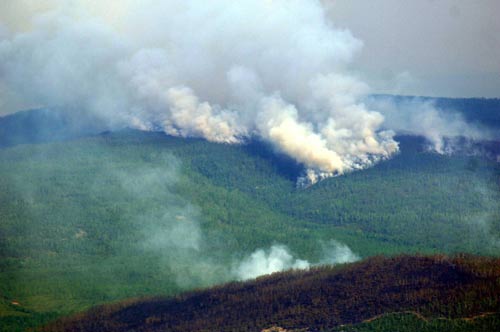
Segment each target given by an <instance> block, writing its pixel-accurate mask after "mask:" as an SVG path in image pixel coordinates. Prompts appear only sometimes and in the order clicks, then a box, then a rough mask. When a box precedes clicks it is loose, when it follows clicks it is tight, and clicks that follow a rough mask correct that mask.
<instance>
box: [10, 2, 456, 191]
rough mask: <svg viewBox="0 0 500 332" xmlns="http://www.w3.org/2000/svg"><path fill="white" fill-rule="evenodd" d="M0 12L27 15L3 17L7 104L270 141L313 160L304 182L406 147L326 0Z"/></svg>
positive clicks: (227, 138)
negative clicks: (359, 70)
mask: <svg viewBox="0 0 500 332" xmlns="http://www.w3.org/2000/svg"><path fill="white" fill-rule="evenodd" d="M2 6H4V7H6V8H5V11H6V12H8V13H11V15H10V16H12V17H18V20H17V21H16V20H8V19H6V20H5V22H2V24H0V25H1V29H0V38H1V39H0V40H1V42H0V96H1V97H3V99H4V100H6V101H4V102H3V104H4V105H10V104H13V103H14V100H16V99H20V100H23V101H24V104H25V105H31V106H38V107H59V108H60V109H63V110H65V111H67V112H69V113H71V114H72V116H74V117H76V118H79V117H81V118H82V119H83V118H85V121H88V118H89V117H90V118H92V119H93V121H94V122H95V123H96V124H99V125H100V126H101V127H102V126H103V125H104V126H107V127H108V128H117V127H124V126H129V127H133V128H138V129H142V130H162V131H164V132H166V133H168V134H171V135H176V136H182V137H202V138H205V139H207V140H209V141H213V142H223V143H238V142H243V141H245V140H246V139H248V138H251V137H259V138H261V139H264V140H266V141H268V142H269V143H270V144H271V145H272V146H274V147H275V148H276V149H277V150H279V151H281V152H284V153H286V154H288V155H289V156H291V157H292V158H294V159H295V160H296V161H297V162H299V163H301V164H303V165H304V166H305V168H306V170H307V171H306V176H305V177H304V178H303V179H302V183H303V184H306V185H307V184H309V183H314V182H316V181H317V180H319V179H321V178H324V177H328V176H332V175H336V174H343V173H345V172H349V171H352V170H357V169H363V168H366V167H368V166H370V165H372V164H373V163H375V162H377V161H379V160H381V159H386V158H389V157H390V156H391V155H393V154H394V153H395V152H397V151H398V144H397V142H396V141H394V139H393V136H394V132H393V131H392V129H393V128H391V126H387V125H384V116H383V115H382V114H385V113H384V112H383V110H381V109H377V108H371V107H367V105H366V104H365V103H364V102H363V100H364V98H363V97H364V96H366V95H367V94H368V93H369V92H370V89H369V87H368V86H367V85H366V84H365V83H363V82H362V81H360V80H359V79H358V78H356V77H355V76H354V75H352V74H351V73H350V72H349V68H348V67H349V65H350V63H351V62H352V60H353V58H354V57H355V56H356V55H357V54H358V53H359V52H360V50H361V49H362V46H363V43H362V41H360V40H358V39H356V38H355V37H354V36H352V34H351V33H350V32H349V31H348V30H345V29H339V28H337V27H335V26H334V24H333V23H332V22H331V21H329V20H328V18H327V15H326V10H325V8H324V6H323V4H322V3H321V2H320V1H316V0H294V1H284V0H278V1H264V0H260V1H250V0H244V1H238V2H234V1H229V0H218V1H211V2H209V3H207V2H201V1H194V0H191V1H179V0H170V1H159V0H148V1H146V2H144V1H136V0H127V1H120V2H119V3H118V2H113V3H106V4H102V3H100V2H98V1H93V0H76V1H72V2H71V3H70V4H68V3H67V2H65V1H57V0H52V1H41V2H37V3H36V4H33V3H28V2H19V3H16V4H8V5H2ZM379 106H380V105H379ZM386 106H387V105H386ZM407 111H408V112H412V111H411V110H407ZM412 114H414V113H412ZM426 114H427V113H426ZM417 118H418V117H417ZM82 121H83V120H82ZM427 122H428V121H423V122H420V121H418V119H417V121H411V123H418V124H419V125H422V124H423V125H425V124H426V123H427ZM397 129H399V128H397ZM424 129H426V128H424ZM434 129H435V128H434ZM419 132H424V133H427V132H431V137H430V139H431V141H432V142H436V141H437V140H438V139H439V138H440V137H442V133H441V132H436V130H433V131H428V130H419ZM443 132H444V133H445V134H446V132H447V130H446V129H445V130H444V131H443ZM436 150H438V151H439V149H436Z"/></svg>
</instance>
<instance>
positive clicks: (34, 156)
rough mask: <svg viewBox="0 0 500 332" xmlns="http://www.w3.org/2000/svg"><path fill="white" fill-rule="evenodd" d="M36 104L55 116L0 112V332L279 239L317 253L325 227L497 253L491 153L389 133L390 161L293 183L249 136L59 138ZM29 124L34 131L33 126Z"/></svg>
mask: <svg viewBox="0 0 500 332" xmlns="http://www.w3.org/2000/svg"><path fill="white" fill-rule="evenodd" d="M33 117H35V118H37V117H43V118H45V119H46V120H47V121H45V122H46V123H47V124H48V123H52V122H51V121H52V120H53V119H52V118H51V115H50V114H45V113H44V114H38V115H34V114H31V113H23V114H16V115H13V116H10V117H8V121H7V122H5V121H0V129H1V130H0V134H1V135H4V136H3V137H10V138H12V140H10V141H9V140H3V141H0V142H2V143H3V144H2V145H3V148H1V149H0V174H1V177H0V188H1V190H0V220H1V223H0V267H1V269H0V295H1V298H0V326H1V327H2V328H3V329H4V331H15V330H16V329H19V330H20V329H21V328H22V326H35V325H39V323H40V322H45V321H47V320H49V319H52V318H54V317H56V316H60V315H62V314H68V313H72V312H75V311H79V310H83V309H86V308H89V307H91V306H93V305H97V304H103V303H107V302H110V301H116V300H120V299H124V298H129V297H137V296H152V295H174V294H178V293H179V292H181V291H184V290H189V289H192V288H196V287H205V286H210V285H214V284H217V283H220V282H226V281H229V280H232V279H234V278H235V276H234V274H232V269H233V267H234V265H235V264H237V263H238V262H240V261H241V260H242V259H244V258H245V257H248V255H250V254H251V253H252V252H254V251H255V250H257V249H266V248H269V247H270V246H272V245H274V244H282V245H286V246H287V247H288V248H289V250H290V252H291V253H293V254H294V256H295V257H298V258H301V259H306V260H309V261H310V262H313V263H314V262H320V261H322V259H323V255H324V249H325V244H328V243H330V241H332V240H334V241H338V242H340V243H342V244H345V245H347V246H348V247H349V248H350V249H351V250H352V251H353V252H354V253H355V254H357V255H358V256H360V257H368V256H372V255H378V254H384V255H394V254H399V253H416V252H419V253H442V252H444V253H455V252H468V253H475V254H486V255H498V254H499V252H500V245H499V243H500V242H499V236H500V205H499V202H500V190H499V188H500V180H499V178H500V164H499V163H498V162H497V161H496V160H494V159H491V158H483V156H482V155H480V154H479V155H478V154H476V155H469V154H456V155H439V154H436V153H431V152H428V150H427V149H426V146H425V145H426V142H425V141H424V140H423V139H422V138H419V137H415V136H398V137H397V140H398V141H399V144H400V153H399V154H397V155H395V156H394V157H393V158H391V159H389V160H386V161H383V162H381V163H379V164H377V165H376V166H375V167H373V168H369V169H367V170H364V171H362V172H353V173H349V174H346V175H344V176H339V177H334V178H329V179H326V180H324V181H321V182H319V183H317V184H316V185H314V186H311V187H308V188H305V189H300V188H297V186H296V180H297V177H299V176H301V175H302V172H303V169H302V167H301V166H300V165H298V164H296V163H295V162H293V161H292V160H290V159H289V158H288V157H286V156H283V155H281V154H279V153H277V152H276V151H273V149H272V148H271V147H269V146H268V145H266V144H264V143H262V142H259V141H257V140H254V141H249V142H247V143H246V144H241V145H226V144H215V143H209V142H207V141H204V140H201V139H184V138H175V137H171V136H167V135H165V134H162V133H154V132H140V131H135V130H122V131H118V132H103V133H101V134H97V135H91V136H89V135H86V136H82V135H83V134H82V132H78V131H77V132H78V133H79V134H75V131H73V130H71V131H70V132H66V133H64V135H62V134H61V135H59V134H57V133H58V130H59V129H61V130H62V128H65V126H64V125H63V123H59V124H58V123H57V122H54V123H53V124H54V126H55V127H57V128H58V129H57V128H52V129H51V127H50V126H49V127H44V126H43V123H44V122H43V121H39V120H36V121H35V120H33V121H31V120H30V121H31V122H30V121H28V120H26V118H28V119H31V118H33ZM47 117H48V118H47ZM4 120H5V119H4ZM26 121H27V122H26ZM35 123H36V124H37V125H40V126H41V127H40V128H38V129H36V130H35V132H40V133H43V135H42V134H40V135H38V134H37V135H35V134H33V135H34V136H29V135H28V136H26V133H28V132H29V130H27V129H28V128H29V126H30V124H35ZM13 124H15V125H13ZM60 125H61V126H60ZM35 127H36V126H35ZM16 128H18V129H16ZM19 128H23V131H24V133H21V130H19ZM44 128H45V129H44ZM46 130H47V131H46ZM11 132H17V133H19V135H17V136H16V135H13V136H11V135H12V133H11ZM54 133H56V134H54ZM5 135H6V136H5ZM40 137H43V138H40ZM54 140H56V141H57V142H54ZM27 143H29V144H27ZM34 143H36V144H34ZM169 234H174V237H172V235H169ZM179 239H181V240H179ZM170 242H172V243H174V244H169V243H170ZM200 257H201V258H200ZM207 267H209V268H207Z"/></svg>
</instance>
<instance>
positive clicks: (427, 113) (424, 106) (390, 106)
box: [367, 97, 494, 154]
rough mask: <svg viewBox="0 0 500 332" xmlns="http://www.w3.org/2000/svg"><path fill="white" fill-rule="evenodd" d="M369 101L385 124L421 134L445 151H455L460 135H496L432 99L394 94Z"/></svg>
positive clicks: (435, 148)
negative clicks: (396, 97) (383, 118)
mask: <svg viewBox="0 0 500 332" xmlns="http://www.w3.org/2000/svg"><path fill="white" fill-rule="evenodd" d="M367 103H368V104H369V105H370V106H371V107H373V108H374V109H377V110H379V111H380V112H381V113H382V114H383V115H384V117H385V123H384V125H385V126H387V127H389V128H391V129H393V130H394V131H396V132H398V133H401V134H412V135H421V136H423V137H425V138H426V139H427V141H428V142H429V143H430V146H429V147H430V149H431V150H432V151H434V152H437V153H441V154H449V153H452V152H454V150H455V148H456V146H455V142H456V141H457V140H458V139H459V138H464V139H468V140H485V139H490V138H493V136H494V135H492V133H491V132H490V130H488V129H486V128H482V127H481V126H480V125H478V124H473V123H468V122H467V121H466V120H465V119H464V117H463V116H462V115H461V114H460V113H458V112H455V111H452V110H443V109H439V108H438V107H437V106H436V104H435V102H434V101H432V100H425V99H422V98H417V97H415V98H405V99H403V100H401V101H395V100H394V98H391V97H376V98H370V99H369V100H368V101H367Z"/></svg>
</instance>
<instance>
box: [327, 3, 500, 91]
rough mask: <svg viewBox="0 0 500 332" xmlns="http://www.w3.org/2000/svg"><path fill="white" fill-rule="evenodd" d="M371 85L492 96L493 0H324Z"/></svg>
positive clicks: (498, 38)
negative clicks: (355, 42)
mask: <svg viewBox="0 0 500 332" xmlns="http://www.w3.org/2000/svg"><path fill="white" fill-rule="evenodd" d="M324 2H325V3H326V4H327V5H328V7H329V10H328V11H329V16H330V17H331V18H332V21H333V22H334V23H335V25H336V26H339V27H344V28H347V29H349V30H350V31H351V32H352V33H353V35H354V36H356V37H357V38H359V39H361V40H363V42H364V49H363V51H362V53H361V54H360V55H359V56H358V58H357V60H356V62H355V66H354V68H355V69H356V70H357V71H359V72H360V73H361V75H363V76H364V77H365V79H366V80H367V81H368V82H369V83H370V85H371V86H372V89H373V90H374V91H375V92H388V93H401V94H410V95H427V96H446V97H500V1H498V0H368V1H366V0H324Z"/></svg>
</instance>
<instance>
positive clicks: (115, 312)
mask: <svg viewBox="0 0 500 332" xmlns="http://www.w3.org/2000/svg"><path fill="white" fill-rule="evenodd" d="M499 268H500V261H499V260H498V259H486V258H480V257H473V256H458V257H453V258H447V257H444V256H433V257H406V256H402V257H395V258H390V259H386V258H381V257H375V258H371V259H369V260H367V261H364V262H361V263H356V264H352V265H348V266H343V267H340V268H331V267H323V268H316V269H312V270H310V271H305V272H299V271H297V272H287V273H279V274H274V275H272V276H270V277H263V278H260V279H257V280H256V281H252V282H247V283H231V284H228V285H225V286H219V287H215V288H212V289H209V290H204V291H196V292H191V293H186V294H183V295H180V296H177V297H175V298H170V299H165V298H156V299H150V300H140V301H136V302H131V303H130V302H128V303H127V302H125V303H118V304H114V305H108V306H103V307H98V308H95V309H93V310H91V311H89V312H87V313H84V314H80V315H77V316H74V317H73V318H69V319H63V320H61V321H59V322H57V323H54V324H51V325H50V326H49V327H48V328H47V329H46V331H52V332H59V331H60V332H63V331H65V332H70V331H71V332H76V331H78V332H122V331H123V332H125V331H148V332H154V331H172V332H174V331H221V332H222V331H261V330H264V329H269V328H272V327H273V326H274V327H281V328H284V329H286V330H290V331H291V330H295V331H297V330H300V329H303V331H327V330H329V329H334V328H336V327H338V326H342V325H345V324H359V323H364V326H363V327H364V328H366V326H367V325H368V326H376V325H375V324H379V325H382V326H385V328H387V327H390V326H391V325H392V326H393V327H394V326H396V327H397V326H398V325H397V324H394V315H396V316H399V318H400V320H401V322H403V323H404V324H406V326H407V327H413V329H414V331H415V330H416V329H415V328H418V327H419V326H423V325H424V326H425V325H427V324H428V326H427V327H428V328H430V327H432V326H433V325H434V326H440V327H441V328H443V330H451V331H453V329H454V328H455V329H454V330H455V331H467V324H463V323H464V322H463V321H469V322H471V321H472V322H473V324H474V325H475V327H476V328H478V329H475V330H476V331H477V330H479V328H481V329H489V330H490V331H494V330H496V329H498V328H499V327H500V325H498V324H499V320H498V318H499V310H500V303H499V298H500V285H499V284H498V280H499V277H500V270H499ZM406 316H409V317H406ZM391 318H392V320H391ZM412 318H413V321H412ZM436 319H440V320H441V321H440V323H438V324H436V321H435V320H436ZM476 319H477V320H478V321H477V322H475V320H476ZM481 319H483V320H482V321H481ZM428 320H431V323H428ZM462 320H463V321H462ZM457 327H458V328H457ZM340 330H344V327H343V328H342V329H340ZM349 330H350V329H349ZM354 330H356V329H354ZM367 330H369V329H367Z"/></svg>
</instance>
